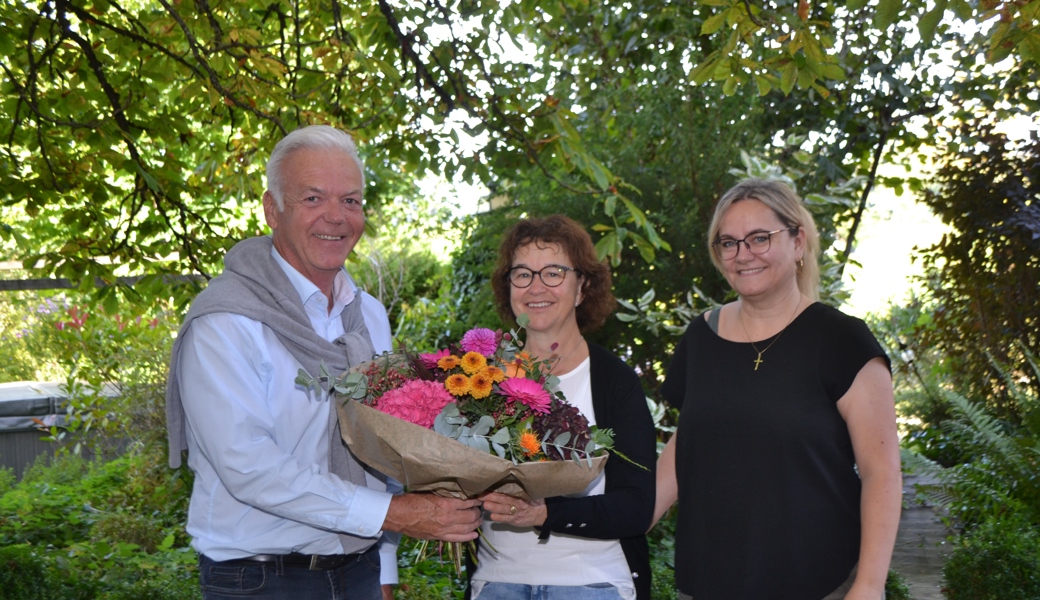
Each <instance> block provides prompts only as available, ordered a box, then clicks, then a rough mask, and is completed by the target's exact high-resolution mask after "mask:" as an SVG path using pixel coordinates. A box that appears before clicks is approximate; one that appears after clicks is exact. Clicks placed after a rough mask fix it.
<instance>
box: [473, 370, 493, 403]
mask: <svg viewBox="0 0 1040 600" xmlns="http://www.w3.org/2000/svg"><path fill="white" fill-rule="evenodd" d="M492 383H494V382H493V381H492V380H491V378H490V377H488V376H487V373H485V372H484V371H481V372H479V373H477V374H476V375H474V376H473V377H470V378H469V385H470V389H469V393H470V394H471V395H472V396H473V397H474V398H476V399H478V400H479V399H481V398H487V397H488V396H490V395H491V384H492Z"/></svg>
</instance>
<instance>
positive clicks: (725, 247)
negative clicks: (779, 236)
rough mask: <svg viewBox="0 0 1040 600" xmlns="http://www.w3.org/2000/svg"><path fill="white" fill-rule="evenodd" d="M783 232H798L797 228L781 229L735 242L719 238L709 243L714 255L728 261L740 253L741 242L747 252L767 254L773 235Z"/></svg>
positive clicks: (751, 234)
mask: <svg viewBox="0 0 1040 600" xmlns="http://www.w3.org/2000/svg"><path fill="white" fill-rule="evenodd" d="M783 231H798V228H797V227H785V228H783V229H777V230H776V231H755V232H752V233H749V234H747V235H746V236H744V238H743V239H740V240H735V239H733V238H728V237H727V238H720V239H717V240H715V241H714V242H712V243H711V247H712V248H714V249H715V253H716V254H718V255H719V258H721V259H722V260H730V259H733V258H736V257H737V254H739V253H740V243H741V242H743V243H744V245H745V246H747V249H748V252H750V253H752V254H754V255H756V256H758V255H759V254H765V253H766V252H769V242H770V240H771V239H772V237H773V234H774V233H781V232H783Z"/></svg>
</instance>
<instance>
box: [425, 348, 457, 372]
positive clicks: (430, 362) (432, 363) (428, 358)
mask: <svg viewBox="0 0 1040 600" xmlns="http://www.w3.org/2000/svg"><path fill="white" fill-rule="evenodd" d="M445 356H451V352H448V351H447V350H441V351H440V352H434V353H433V354H420V355H419V360H421V361H422V364H423V366H424V367H426V368H427V369H432V368H434V367H436V366H437V361H438V360H440V359H442V358H444V357H445Z"/></svg>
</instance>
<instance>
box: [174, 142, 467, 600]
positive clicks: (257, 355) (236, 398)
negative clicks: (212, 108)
mask: <svg viewBox="0 0 1040 600" xmlns="http://www.w3.org/2000/svg"><path fill="white" fill-rule="evenodd" d="M267 181H268V189H267V191H266V192H265V193H264V197H263V205H264V216H265V218H266V220H267V224H268V225H269V226H270V228H271V231H272V234H271V235H270V236H261V237H255V238H250V239H247V240H244V241H242V242H239V243H238V244H236V245H235V246H234V247H233V248H232V249H231V250H230V251H229V252H228V253H227V256H226V257H225V259H224V265H225V270H224V272H223V273H222V274H221V275H220V276H219V277H217V278H215V279H213V281H211V282H210V284H209V285H208V286H207V288H206V290H204V291H203V292H202V293H201V294H199V296H198V297H197V298H196V300H195V302H194V303H193V304H192V307H191V309H190V310H189V312H188V315H187V316H186V317H185V320H184V323H183V325H182V326H181V330H180V334H179V335H178V338H177V341H176V343H175V345H174V349H173V355H172V358H171V362H170V379H169V388H168V390H167V420H168V426H169V437H170V465H171V466H172V467H177V466H179V465H180V462H181V452H182V450H187V451H188V465H189V466H190V467H191V469H192V471H194V472H195V484H194V488H193V490H192V495H191V504H190V507H189V511H188V524H187V530H188V533H189V534H190V535H191V536H192V538H193V539H192V546H193V547H194V548H195V550H196V551H197V552H198V553H199V576H200V583H201V585H202V592H203V597H204V598H205V599H206V600H218V599H219V600H223V599H227V598H236V599H243V598H256V599H260V598H263V599H283V598H307V599H312V598H315V599H316V598H328V599H330V600H354V599H355V598H359V599H376V598H379V597H380V596H381V595H382V596H383V597H390V596H392V592H391V588H390V585H389V584H392V583H396V581H397V580H396V577H397V572H396V559H395V550H396V547H395V546H396V541H395V540H391V539H389V538H388V536H386V535H385V532H400V533H404V534H406V535H409V536H411V537H414V538H420V539H440V540H445V541H468V540H471V539H473V538H475V537H476V535H477V534H476V533H475V529H476V528H477V527H478V526H479V524H480V512H479V509H478V508H476V507H477V506H478V504H479V502H478V501H476V500H467V501H463V500H455V499H450V498H441V497H439V496H435V495H431V494H414V493H413V494H397V495H394V494H392V493H391V492H388V491H387V489H386V478H385V477H382V476H381V475H379V474H377V473H373V472H369V471H367V470H366V469H365V468H364V467H363V466H362V465H361V464H359V463H358V462H357V460H356V459H354V457H353V455H351V454H350V452H349V450H348V449H347V448H346V446H345V445H344V444H343V442H342V439H341V437H340V432H339V424H338V420H337V419H336V413H335V409H334V402H323V401H321V400H320V399H317V398H314V397H313V395H312V394H310V393H309V392H308V390H306V389H304V388H303V387H302V386H299V385H297V384H296V383H295V378H296V374H297V371H298V369H300V368H303V369H305V370H306V371H308V372H309V373H312V374H317V373H318V365H319V364H321V363H324V364H325V365H327V366H328V367H329V369H330V371H334V372H335V371H339V370H343V369H346V368H348V367H350V366H353V365H356V364H358V363H360V362H363V361H366V360H369V359H371V358H372V356H373V355H374V354H376V353H379V352H383V351H387V350H390V344H391V342H390V323H389V321H388V319H387V316H386V309H385V308H384V307H383V306H382V304H380V303H379V301H378V300H376V299H375V298H373V297H372V296H370V295H368V294H366V293H365V292H363V291H361V290H360V289H358V287H357V286H356V285H355V283H354V282H353V280H352V279H351V278H350V276H349V275H348V274H347V272H346V270H345V269H344V266H343V265H344V262H345V261H346V259H347V256H348V255H349V254H350V252H351V251H352V250H353V249H354V245H355V244H356V243H357V242H358V240H359V239H360V238H361V234H362V232H363V230H364V225H365V214H364V205H363V191H364V169H363V165H362V163H361V160H360V158H359V157H358V154H357V149H356V147H355V146H354V142H353V140H352V139H351V137H350V136H349V135H348V134H346V133H344V132H342V131H339V130H337V129H335V128H333V127H329V126H322V125H319V126H311V127H304V128H302V129H298V130H296V131H294V132H292V133H290V134H289V135H288V136H286V137H285V138H284V139H282V140H281V141H280V142H279V143H278V144H277V145H276V146H275V149H274V151H273V152H272V153H271V157H270V160H269V161H268V163H267ZM392 537H396V536H392ZM380 539H382V540H383V541H381V542H380V543H379V544H377V540H380ZM380 546H382V547H383V548H384V551H383V552H380V551H379V547H380ZM381 559H382V566H383V568H382V570H383V574H382V577H381V576H380V562H381ZM381 580H382V583H383V585H382V586H380V582H381Z"/></svg>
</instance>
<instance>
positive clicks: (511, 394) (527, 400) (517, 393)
mask: <svg viewBox="0 0 1040 600" xmlns="http://www.w3.org/2000/svg"><path fill="white" fill-rule="evenodd" d="M498 387H499V389H500V390H501V391H502V394H503V395H505V396H506V398H508V399H509V400H510V401H513V400H516V401H519V402H521V403H523V404H526V405H527V406H529V407H531V410H533V411H535V412H539V413H547V412H549V403H550V400H551V398H550V396H549V392H547V391H545V388H543V387H542V386H541V385H540V384H539V383H538V382H537V381H531V380H530V379H527V378H525V377H510V378H509V379H506V380H505V381H503V382H502V384H501V385H499V386H498Z"/></svg>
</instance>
